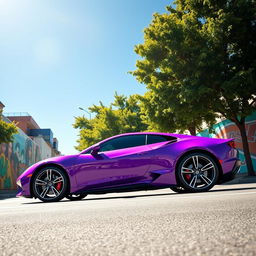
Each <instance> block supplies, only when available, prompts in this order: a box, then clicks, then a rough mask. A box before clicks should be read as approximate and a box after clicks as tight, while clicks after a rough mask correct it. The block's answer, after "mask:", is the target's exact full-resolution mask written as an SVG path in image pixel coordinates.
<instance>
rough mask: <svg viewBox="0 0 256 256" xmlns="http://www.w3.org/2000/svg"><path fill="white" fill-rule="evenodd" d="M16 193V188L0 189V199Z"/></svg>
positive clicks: (10, 196) (11, 196)
mask: <svg viewBox="0 0 256 256" xmlns="http://www.w3.org/2000/svg"><path fill="white" fill-rule="evenodd" d="M16 194H17V191H16V190H0V200H1V199H6V198H13V197H16Z"/></svg>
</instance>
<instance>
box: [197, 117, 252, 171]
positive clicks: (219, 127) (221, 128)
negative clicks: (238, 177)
mask: <svg viewBox="0 0 256 256" xmlns="http://www.w3.org/2000/svg"><path fill="white" fill-rule="evenodd" d="M213 130H214V133H209V130H208V129H207V130H204V131H203V132H201V133H199V134H197V135H199V136H203V137H212V138H223V139H229V138H234V139H235V143H236V148H237V149H238V150H239V158H240V159H241V160H242V162H243V165H242V167H241V169H240V173H246V172H247V169H246V164H245V159H244V153H243V145H242V138H241V135H240V132H239V130H238V128H237V126H236V125H235V124H234V123H233V122H231V121H229V120H224V121H222V122H220V123H217V124H215V125H214V126H213ZM246 133H247V138H248V142H249V147H250V152H251V157H252V162H253V166H254V170H256V112H254V113H253V114H252V115H251V116H248V117H247V118H246Z"/></svg>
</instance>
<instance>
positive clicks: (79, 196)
mask: <svg viewBox="0 0 256 256" xmlns="http://www.w3.org/2000/svg"><path fill="white" fill-rule="evenodd" d="M86 196H87V194H68V195H66V198H67V199H69V200H71V201H78V200H82V199H84V198H85V197H86Z"/></svg>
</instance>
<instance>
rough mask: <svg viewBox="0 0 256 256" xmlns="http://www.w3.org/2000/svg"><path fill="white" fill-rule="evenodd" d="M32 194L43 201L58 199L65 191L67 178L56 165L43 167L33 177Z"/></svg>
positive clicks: (55, 200)
mask: <svg viewBox="0 0 256 256" xmlns="http://www.w3.org/2000/svg"><path fill="white" fill-rule="evenodd" d="M32 188H33V193H34V196H35V197H36V198H38V199H40V200H41V201H43V202H57V201H60V200H61V199H62V198H63V197H64V196H65V195H66V192H67V188H68V179H67V176H66V174H65V172H64V171H63V170H62V169H60V168H57V167H45V168H43V169H41V170H40V171H38V172H37V173H36V175H35V176H34V178H33V181H32Z"/></svg>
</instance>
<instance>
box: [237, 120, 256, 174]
mask: <svg viewBox="0 0 256 256" xmlns="http://www.w3.org/2000/svg"><path fill="white" fill-rule="evenodd" d="M236 125H237V127H238V128H239V131H240V134H241V137H242V142H243V151H244V157H245V162H246V166H247V170H248V176H255V173H254V170H253V164H252V158H251V154H250V149H249V144H248V139H247V135H246V130H245V120H243V121H242V122H239V123H237V122H236Z"/></svg>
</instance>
